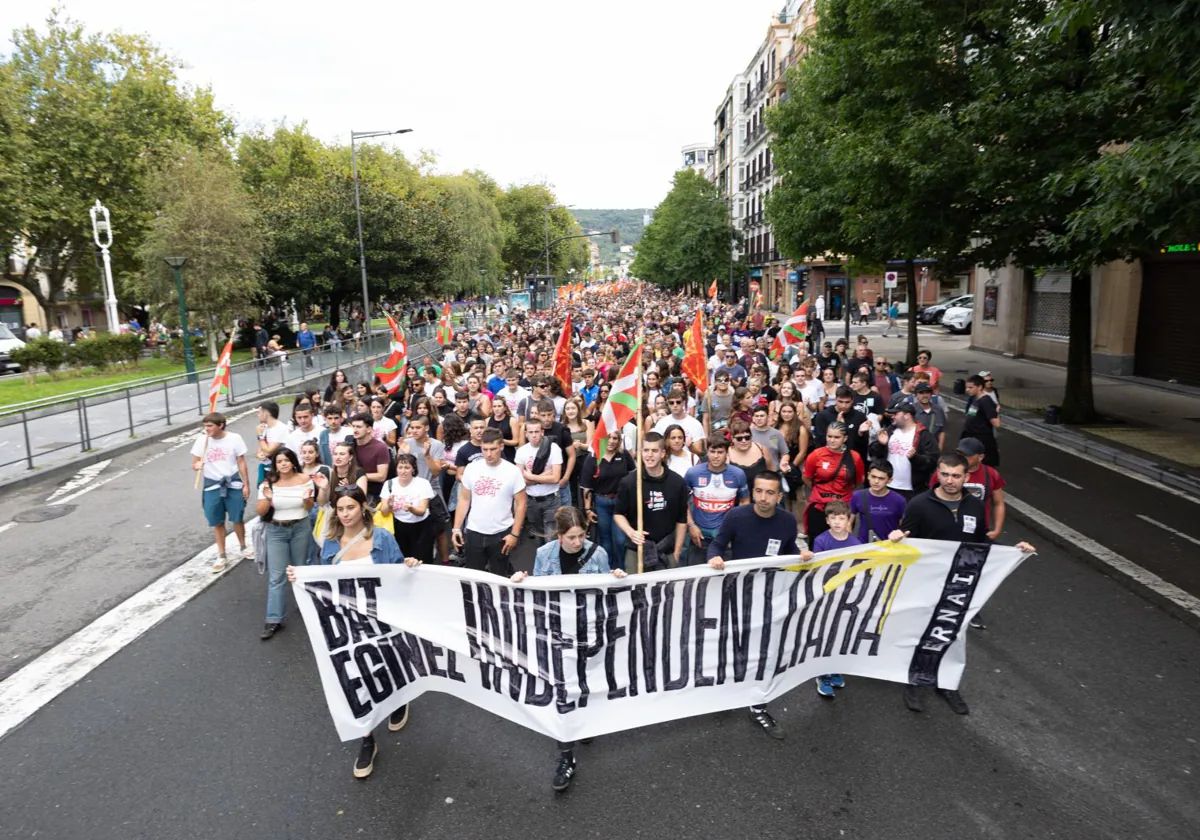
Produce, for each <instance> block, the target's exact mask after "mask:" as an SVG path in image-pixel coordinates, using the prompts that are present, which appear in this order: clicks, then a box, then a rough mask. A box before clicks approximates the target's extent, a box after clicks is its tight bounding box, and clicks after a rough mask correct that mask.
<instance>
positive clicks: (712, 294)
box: [708, 280, 717, 300]
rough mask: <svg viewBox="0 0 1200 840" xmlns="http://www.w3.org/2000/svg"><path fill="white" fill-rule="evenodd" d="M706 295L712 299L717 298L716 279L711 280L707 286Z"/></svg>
mask: <svg viewBox="0 0 1200 840" xmlns="http://www.w3.org/2000/svg"><path fill="white" fill-rule="evenodd" d="M708 296H709V298H711V299H712V300H716V299H717V281H716V280H714V281H712V285H711V286H709V287H708Z"/></svg>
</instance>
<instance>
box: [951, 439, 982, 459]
mask: <svg viewBox="0 0 1200 840" xmlns="http://www.w3.org/2000/svg"><path fill="white" fill-rule="evenodd" d="M955 449H957V450H958V451H959V452H961V453H962V454H963V455H982V454H983V452H984V450H983V444H982V443H980V442H979V439H978V438H973V437H965V438H963V439H962V440H960V441H959V442H958V446H956V447H955Z"/></svg>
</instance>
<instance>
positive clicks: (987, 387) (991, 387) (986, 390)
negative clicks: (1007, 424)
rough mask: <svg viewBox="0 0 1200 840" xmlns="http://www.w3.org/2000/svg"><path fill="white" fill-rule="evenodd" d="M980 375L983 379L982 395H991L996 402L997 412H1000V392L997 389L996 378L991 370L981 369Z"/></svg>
mask: <svg viewBox="0 0 1200 840" xmlns="http://www.w3.org/2000/svg"><path fill="white" fill-rule="evenodd" d="M979 377H980V378H981V379H982V380H983V394H982V396H986V397H991V398H992V401H993V402H995V403H996V413H997V414H999V413H1000V392H999V391H997V390H996V384H995V382H996V380H995V379H994V378H993V377H992V372H991V371H990V370H981V371H979Z"/></svg>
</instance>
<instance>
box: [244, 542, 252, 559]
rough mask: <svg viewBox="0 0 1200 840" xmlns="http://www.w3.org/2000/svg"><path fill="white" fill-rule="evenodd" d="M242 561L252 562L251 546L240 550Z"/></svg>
mask: <svg viewBox="0 0 1200 840" xmlns="http://www.w3.org/2000/svg"><path fill="white" fill-rule="evenodd" d="M242 559H243V560H253V559H254V547H253V546H249V545H248V546H246V547H245V548H243V549H242Z"/></svg>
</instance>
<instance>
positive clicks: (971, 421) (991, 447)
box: [962, 374, 1000, 467]
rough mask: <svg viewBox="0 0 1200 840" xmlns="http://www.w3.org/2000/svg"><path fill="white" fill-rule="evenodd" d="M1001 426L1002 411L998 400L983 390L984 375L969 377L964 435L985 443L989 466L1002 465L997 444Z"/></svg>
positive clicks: (964, 411)
mask: <svg viewBox="0 0 1200 840" xmlns="http://www.w3.org/2000/svg"><path fill="white" fill-rule="evenodd" d="M999 428H1000V413H999V412H998V411H997V410H996V401H995V400H993V399H992V398H991V397H989V396H987V395H986V394H985V393H984V390H983V377H982V376H980V375H979V374H975V375H974V376H969V377H967V404H966V405H965V406H964V407H963V430H962V436H963V437H973V438H976V439H977V440H978V441H979V442H980V443H982V444H983V448H984V457H983V462H984V463H985V464H987V465H988V466H989V467H998V466H1000V448H999V446H997V445H996V431H995V430H996V429H999Z"/></svg>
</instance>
